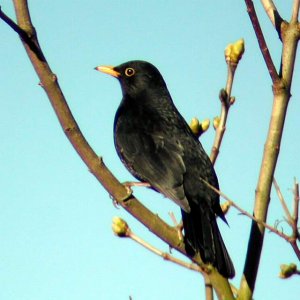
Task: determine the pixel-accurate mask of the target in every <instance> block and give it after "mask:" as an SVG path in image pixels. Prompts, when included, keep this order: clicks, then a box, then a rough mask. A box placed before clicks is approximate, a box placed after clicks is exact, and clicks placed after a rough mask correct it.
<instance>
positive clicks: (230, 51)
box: [210, 39, 244, 165]
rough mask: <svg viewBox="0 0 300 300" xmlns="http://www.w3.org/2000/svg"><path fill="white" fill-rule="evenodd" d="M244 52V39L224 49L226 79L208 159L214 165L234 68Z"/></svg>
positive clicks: (227, 107)
mask: <svg viewBox="0 0 300 300" xmlns="http://www.w3.org/2000/svg"><path fill="white" fill-rule="evenodd" d="M243 53H244V40H243V39H240V40H238V41H236V42H235V43H234V44H229V45H228V46H227V47H226V49H225V60H226V63H227V80H226V86H225V90H224V89H222V90H221V91H220V94H219V99H220V101H221V114H220V117H219V119H218V124H217V125H216V127H215V129H216V134H215V139H214V142H213V146H212V149H211V153H210V160H211V162H212V164H213V165H214V164H215V162H216V160H217V157H218V155H219V151H220V147H221V143H222V140H223V136H224V133H225V130H226V122H227V116H228V112H229V108H230V106H231V105H232V104H233V103H234V101H233V99H234V98H233V97H231V90H232V86H233V79H234V74H235V71H236V68H237V66H238V63H239V61H240V60H241V58H242V55H243Z"/></svg>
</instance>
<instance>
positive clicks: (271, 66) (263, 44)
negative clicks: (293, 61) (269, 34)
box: [245, 0, 279, 83]
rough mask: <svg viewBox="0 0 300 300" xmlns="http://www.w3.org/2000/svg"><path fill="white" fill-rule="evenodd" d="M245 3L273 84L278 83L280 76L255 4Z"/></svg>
mask: <svg viewBox="0 0 300 300" xmlns="http://www.w3.org/2000/svg"><path fill="white" fill-rule="evenodd" d="M245 3H246V5H247V12H248V14H249V17H250V20H251V22H252V26H253V28H254V31H255V34H256V37H257V41H258V44H259V47H260V50H261V53H262V55H263V58H264V60H265V63H266V65H267V68H268V70H269V74H270V76H271V79H272V82H273V83H275V82H276V81H278V80H279V76H278V73H277V70H276V68H275V65H274V63H273V60H272V58H271V54H270V52H269V49H268V46H267V43H266V41H265V38H264V35H263V32H262V30H261V27H260V24H259V21H258V18H257V15H256V11H255V8H254V5H253V2H252V0H245Z"/></svg>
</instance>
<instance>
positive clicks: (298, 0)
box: [291, 0, 300, 24]
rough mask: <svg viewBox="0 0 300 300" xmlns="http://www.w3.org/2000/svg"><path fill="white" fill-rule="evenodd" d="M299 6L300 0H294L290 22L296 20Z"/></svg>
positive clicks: (295, 21)
mask: <svg viewBox="0 0 300 300" xmlns="http://www.w3.org/2000/svg"><path fill="white" fill-rule="evenodd" d="M299 7H300V0H294V3H293V10H292V18H291V24H296V23H297V22H298V17H299Z"/></svg>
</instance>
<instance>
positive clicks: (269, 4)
mask: <svg viewBox="0 0 300 300" xmlns="http://www.w3.org/2000/svg"><path fill="white" fill-rule="evenodd" d="M261 3H262V5H263V7H264V9H265V12H266V14H267V15H268V17H269V19H270V21H271V22H272V24H273V26H274V27H275V22H276V21H275V16H276V15H278V11H277V8H276V6H275V4H274V3H273V1H271V0H261Z"/></svg>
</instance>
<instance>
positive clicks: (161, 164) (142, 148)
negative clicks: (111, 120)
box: [116, 133, 190, 213]
mask: <svg viewBox="0 0 300 300" xmlns="http://www.w3.org/2000/svg"><path fill="white" fill-rule="evenodd" d="M116 146H117V149H118V152H119V154H120V156H121V159H122V161H123V162H124V163H125V165H126V167H127V168H128V169H129V171H130V172H131V173H132V174H133V175H134V176H136V177H138V178H139V179H141V180H143V181H146V182H149V183H150V185H151V186H152V187H153V188H154V189H156V190H158V191H159V192H161V193H162V194H163V195H165V196H166V197H168V198H170V199H172V200H173V201H174V202H175V203H176V204H178V205H179V206H180V207H181V208H182V209H183V210H184V211H185V212H187V213H188V212H190V206H189V203H188V200H187V198H186V196H185V193H184V188H183V176H184V173H185V172H186V168H185V165H184V161H183V158H182V157H183V155H184V153H183V147H182V145H181V144H180V142H179V141H178V140H176V138H171V137H170V138H169V137H168V139H166V138H165V137H163V136H160V135H153V134H145V133H143V134H139V133H130V135H120V136H119V137H118V139H117V140H116Z"/></svg>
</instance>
